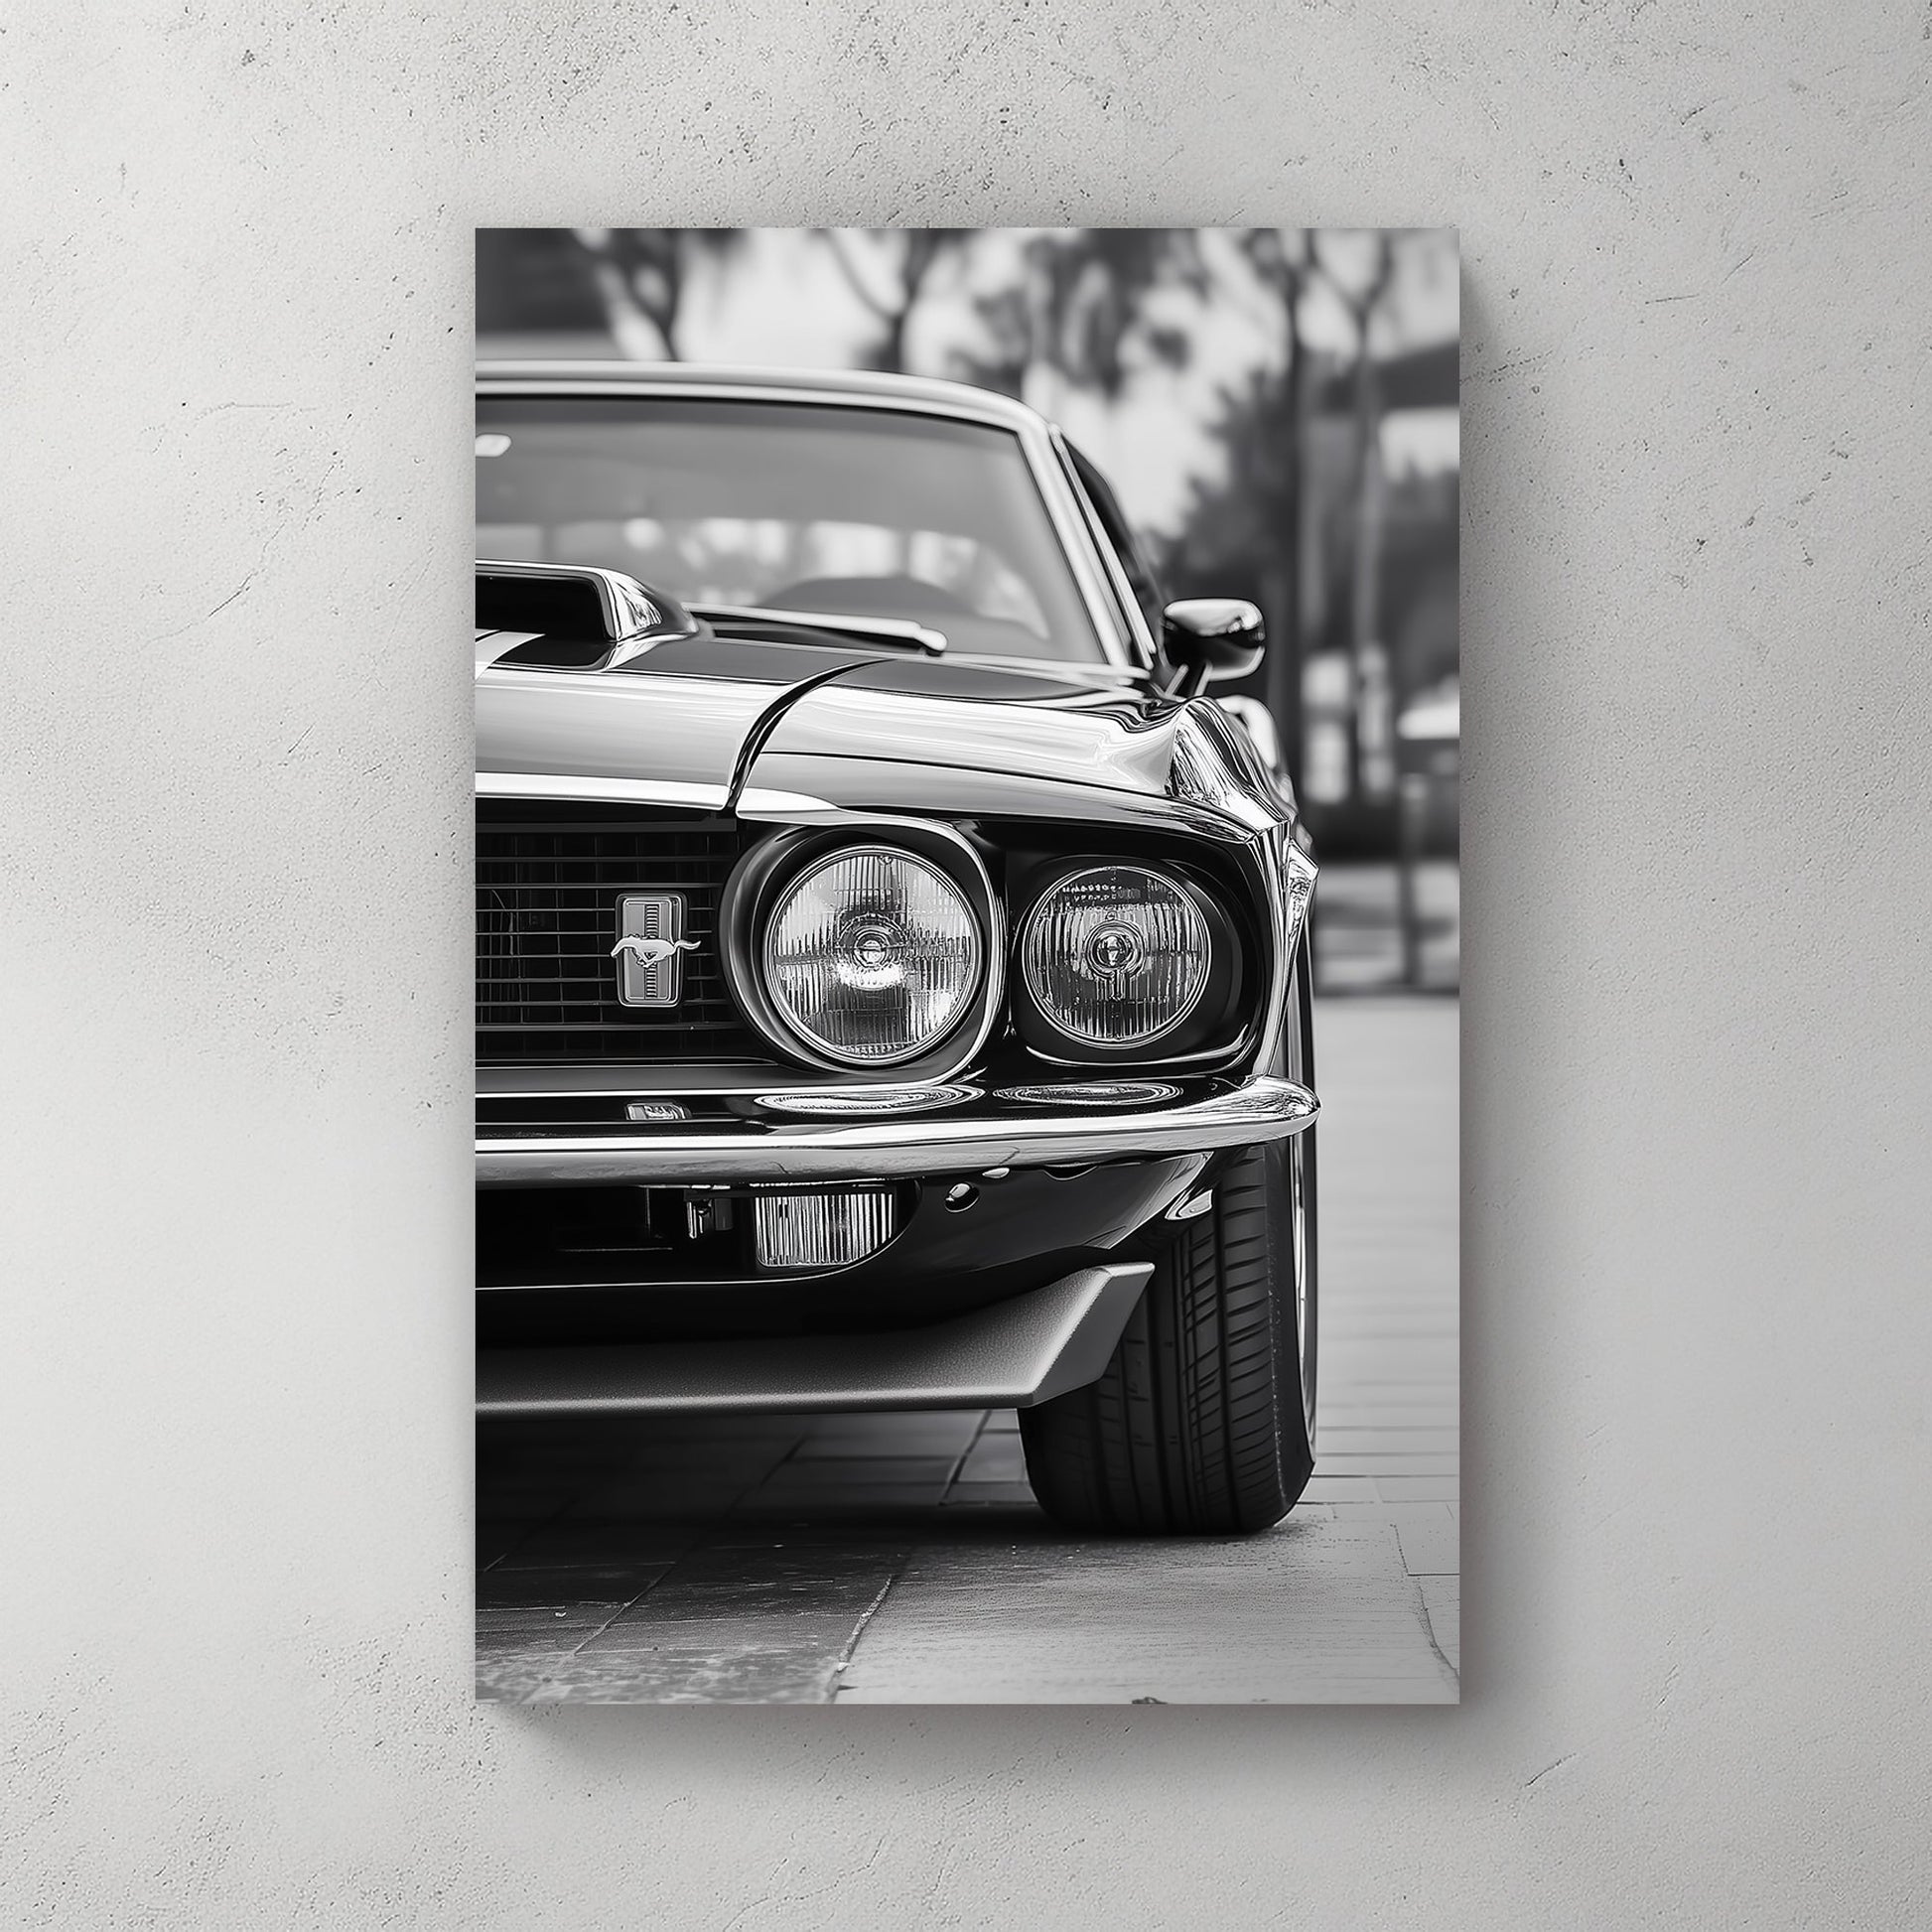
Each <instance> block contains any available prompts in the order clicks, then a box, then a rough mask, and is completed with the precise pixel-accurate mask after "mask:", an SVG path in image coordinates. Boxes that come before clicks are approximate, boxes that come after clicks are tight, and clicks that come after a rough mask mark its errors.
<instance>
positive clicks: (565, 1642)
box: [478, 998, 1459, 1704]
mask: <svg viewBox="0 0 1932 1932" xmlns="http://www.w3.org/2000/svg"><path fill="white" fill-rule="evenodd" d="M1316 1037H1317V1046H1318V1051H1319V1056H1320V1057H1319V1061H1318V1066H1317V1072H1318V1080H1317V1084H1318V1086H1319V1087H1320V1089H1321V1092H1322V1098H1323V1102H1324V1111H1323V1116H1322V1123H1321V1143H1320V1208H1321V1230H1320V1232H1321V1246H1322V1268H1323V1279H1322V1312H1321V1382H1322V1394H1321V1421H1320V1438H1319V1445H1318V1447H1319V1456H1318V1459H1317V1464H1316V1475H1315V1477H1314V1480H1313V1482H1312V1483H1311V1486H1310V1488H1309V1491H1308V1495H1307V1498H1306V1499H1305V1501H1304V1502H1303V1503H1302V1505H1301V1506H1300V1507H1298V1508H1297V1509H1296V1511H1295V1512H1294V1514H1293V1515H1292V1516H1291V1517H1290V1518H1289V1520H1288V1521H1287V1522H1286V1523H1285V1524H1283V1525H1281V1526H1280V1527H1279V1528H1278V1529H1276V1530H1274V1531H1272V1532H1270V1533H1268V1534H1266V1535H1263V1536H1258V1537H1251V1538H1244V1539H1228V1540H1204V1541H1186V1542H1179V1541H1176V1542H1168V1543H1148V1542H1124V1541H1119V1542H1117V1541H1101V1540H1090V1541H1089V1540H1078V1539H1073V1538H1068V1537H1064V1536H1061V1535H1060V1534H1058V1533H1057V1532H1055V1531H1054V1530H1053V1529H1052V1528H1051V1527H1050V1526H1049V1525H1048V1524H1047V1523H1046V1521H1045V1519H1044V1518H1043V1517H1042V1516H1041V1515H1040V1513H1039V1511H1038V1509H1037V1508H1036V1507H1035V1504H1034V1501H1033V1496H1032V1492H1031V1491H1030V1490H1029V1488H1028V1487H1027V1483H1026V1475H1025V1470H1024V1467H1023V1465H1022V1462H1021V1455H1020V1439H1019V1435H1018V1427H1019V1425H1018V1419H1017V1418H1016V1417H1015V1416H1014V1415H1012V1414H1011V1412H999V1411H996V1412H992V1413H990V1414H986V1413H975V1414H966V1415H917V1416H819V1417H785V1416H760V1417H753V1418H732V1419H717V1420H709V1421H701V1422H693V1421H683V1420H671V1419H649V1420H638V1421H629V1422H624V1421H604V1422H585V1423H571V1424H558V1425H552V1424H541V1425H532V1424H523V1425H506V1426H499V1427H497V1428H494V1429H492V1430H490V1431H489V1432H487V1433H486V1434H485V1435H484V1436H483V1440H482V1442H481V1444H480V1449H479V1470H478V1494H479V1514H480V1525H479V1528H480V1548H479V1563H480V1565H482V1566H483V1568H482V1571H481V1574H480V1576H479V1580H478V1692H479V1695H480V1696H482V1697H484V1698H501V1699H512V1700H539V1701H549V1700H565V1701H572V1702H643V1703H653V1702H671V1703H689V1702H710V1701H723V1702H781V1703H825V1702H830V1701H833V1700H835V1699H836V1701H837V1702H839V1703H842V1704H843V1703H867V1702H876V1703H958V1702H965V1703H1058V1702H1099V1703H1132V1702H1136V1701H1139V1702H1175V1703H1179V1702H1194V1703H1276V1702H1279V1703H1445V1702H1451V1701H1453V1699H1454V1697H1455V1695H1456V1685H1455V1675H1454V1672H1455V1665H1456V1658H1457V1627H1456V1616H1457V1607H1458V1595H1457V1553H1458V1537H1459V1527H1458V1522H1457V1504H1456V1487H1455V1470H1456V1443H1457V1434H1456V1423H1457V1401H1456V1334H1457V1322H1456V1314H1457V1310H1456V1247H1457V1242H1456V1143H1455V1134H1456V1085H1455V1082H1456V1050H1457V1048H1456V1018H1455V1007H1454V1005H1453V1003H1452V1002H1449V1001H1447V1000H1443V999H1441V998H1437V999H1425V1000H1414V1001H1410V1000H1400V1001H1398V1000H1378V1001H1373V1002H1367V1001H1342V1002H1330V1003H1324V1005H1323V1007H1322V1009H1321V1010H1320V1012H1319V1014H1318V1016H1317V1021H1316Z"/></svg>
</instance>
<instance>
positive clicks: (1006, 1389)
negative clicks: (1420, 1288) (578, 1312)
mask: <svg viewBox="0 0 1932 1932" xmlns="http://www.w3.org/2000/svg"><path fill="white" fill-rule="evenodd" d="M1153 1272H1154V1266H1153V1264H1152V1263H1151V1262H1145V1261H1143V1262H1133V1263H1122V1262H1114V1263H1106V1264H1103V1265H1102V1266H1100V1267H1097V1268H1082V1269H1080V1270H1079V1271H1077V1272H1076V1273H1074V1274H1071V1275H1068V1276H1065V1277H1064V1278H1063V1279H1061V1280H1060V1281H1057V1282H1049V1283H1048V1284H1047V1285H1046V1286H1045V1287H1044V1288H1037V1289H1035V1290H1034V1291H1033V1292H1032V1293H1031V1294H1029V1295H1018V1296H1015V1297H1014V1298H1013V1300H1012V1301H1010V1302H1000V1303H996V1304H995V1305H994V1306H993V1307H992V1308H988V1309H978V1310H975V1311H973V1312H972V1313H971V1314H964V1315H959V1316H956V1317H955V1318H954V1319H952V1320H950V1321H941V1322H936V1323H934V1324H933V1325H932V1326H931V1327H927V1328H911V1329H906V1330H902V1331H899V1332H895V1333H886V1334H856V1335H805V1336H786V1337H784V1338H783V1339H780V1340H746V1341H720V1342H691V1341H682V1342H648V1343H634V1344H630V1345H625V1346H619V1347H604V1348H515V1349H493V1348H485V1349H483V1350H481V1351H480V1352H479V1354H478V1356H477V1412H478V1414H479V1415H483V1416H498V1417H501V1416H562V1415H649V1414H652V1413H661V1412H665V1411H669V1412H672V1413H680V1414H687V1415H693V1414H696V1415H734V1414H743V1413H748V1412H756V1411H758V1410H760V1409H989V1408H999V1409H1027V1408H1032V1407H1033V1406H1034V1405H1035V1403H1040V1402H1050V1401H1051V1400H1052V1399H1053V1397H1055V1396H1057V1395H1065V1394H1066V1393H1067V1391H1068V1390H1070V1389H1078V1388H1083V1387H1084V1386H1085V1385H1086V1384H1087V1383H1089V1382H1091V1381H1093V1380H1094V1379H1095V1378H1096V1377H1097V1376H1098V1375H1099V1374H1100V1373H1101V1371H1102V1370H1103V1369H1104V1368H1105V1367H1106V1366H1107V1359H1108V1357H1109V1356H1110V1355H1111V1354H1112V1353H1113V1351H1114V1346H1115V1344H1116V1343H1117V1342H1118V1341H1119V1340H1120V1336H1121V1330H1122V1329H1124V1328H1125V1327H1126V1326H1127V1318H1128V1316H1129V1315H1130V1314H1132V1313H1133V1311H1134V1305H1135V1303H1136V1302H1138V1301H1139V1300H1140V1298H1141V1291H1142V1290H1143V1289H1144V1288H1145V1287H1146V1286H1147V1281H1148V1277H1149V1276H1150V1275H1152V1274H1153Z"/></svg>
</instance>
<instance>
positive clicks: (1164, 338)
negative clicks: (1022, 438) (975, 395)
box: [956, 228, 1208, 414]
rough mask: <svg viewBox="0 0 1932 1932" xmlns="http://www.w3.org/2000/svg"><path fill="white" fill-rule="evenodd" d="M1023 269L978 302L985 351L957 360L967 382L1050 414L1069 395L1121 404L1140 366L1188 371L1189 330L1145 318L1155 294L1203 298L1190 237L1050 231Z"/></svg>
mask: <svg viewBox="0 0 1932 1932" xmlns="http://www.w3.org/2000/svg"><path fill="white" fill-rule="evenodd" d="M1021 266H1022V269H1023V275H1022V278H1021V280H1020V281H1019V282H1017V283H1015V284H1013V285H1010V286H1008V287H1005V288H999V289H995V290H992V291H991V292H990V293H987V294H984V295H980V296H976V297H975V298H974V308H975V309H976V311H977V312H978V315H979V319H980V323H981V326H982V328H983V329H984V331H985V334H986V338H987V343H986V346H985V348H984V349H970V350H963V351H959V352H958V353H957V355H956V361H957V364H958V367H957V371H956V372H957V373H958V374H959V375H961V376H962V377H963V378H964V379H965V380H966V381H968V382H977V383H979V384H980V385H981V386H982V387H983V388H988V389H999V390H1003V391H1004V392H1005V393H1006V394H1008V395H1010V396H1019V397H1021V398H1023V399H1024V400H1025V401H1027V402H1030V403H1033V404H1034V405H1035V408H1040V409H1044V410H1045V411H1046V412H1047V413H1048V414H1051V413H1052V412H1053V410H1054V409H1055V408H1057V407H1058V404H1059V392H1060V391H1061V390H1062V389H1063V388H1074V389H1084V390H1087V391H1089V392H1091V393H1094V394H1097V395H1100V396H1102V397H1104V398H1105V399H1106V400H1107V401H1109V402H1114V401H1118V400H1119V398H1120V396H1121V393H1122V391H1123V390H1124V389H1125V388H1126V386H1127V381H1128V378H1129V377H1130V376H1131V375H1132V373H1133V371H1134V368H1135V367H1136V366H1137V365H1147V364H1153V365H1157V366H1162V367H1167V368H1182V367H1184V366H1185V365H1186V362H1187V358H1188V351H1189V343H1188V338H1187V335H1186V332H1185V330H1183V329H1182V328H1180V327H1179V326H1178V325H1177V324H1175V323H1172V322H1161V321H1157V320H1155V319H1154V318H1153V317H1152V316H1151V315H1150V314H1149V312H1148V311H1149V302H1150V299H1151V298H1152V297H1153V295H1154V294H1155V292H1156V291H1157V290H1161V289H1167V288H1177V289H1184V290H1186V291H1188V292H1190V293H1192V294H1193V295H1195V296H1197V297H1204V296H1205V295H1206V293H1207V289H1208V276H1207V270H1206V266H1205V264H1204V262H1203V261H1202V259H1201V253H1200V238H1199V236H1198V235H1197V234H1196V233H1195V231H1194V230H1193V229H1191V228H1057V229H1049V230H1046V231H1044V232H1042V233H1039V234H1036V235H1034V236H1032V237H1031V238H1030V239H1029V240H1028V242H1027V244H1026V247H1025V248H1024V250H1023V251H1022V255H1021Z"/></svg>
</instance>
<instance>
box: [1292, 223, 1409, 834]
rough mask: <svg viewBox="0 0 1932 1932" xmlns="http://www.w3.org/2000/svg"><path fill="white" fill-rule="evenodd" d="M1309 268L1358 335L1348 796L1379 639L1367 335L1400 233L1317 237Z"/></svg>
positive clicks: (1375, 406) (1354, 781)
mask: <svg viewBox="0 0 1932 1932" xmlns="http://www.w3.org/2000/svg"><path fill="white" fill-rule="evenodd" d="M1364 238H1365V239H1366V241H1367V244H1368V246H1367V261H1366V265H1365V266H1364V267H1362V268H1358V269H1355V270H1353V271H1351V270H1349V269H1346V268H1345V267H1344V266H1343V265H1342V261H1341V254H1342V249H1341V248H1340V247H1339V246H1338V245H1337V243H1338V240H1340V241H1346V242H1353V241H1356V240H1359V239H1364ZM1309 261H1310V266H1311V268H1312V269H1313V271H1314V272H1315V273H1316V274H1317V275H1319V276H1320V277H1321V279H1322V280H1323V281H1324V282H1326V283H1327V285H1328V287H1329V288H1330V289H1332V290H1333V291H1334V294H1335V297H1336V299H1337V300H1338V301H1339V302H1340V304H1341V307H1342V311H1343V313H1344V314H1345V315H1346V316H1347V318H1348V321H1349V324H1350V327H1351V329H1352V332H1353V335H1354V369H1353V381H1352V393H1353V397H1354V411H1353V415H1354V428H1355V478H1356V498H1355V560H1354V561H1355V568H1354V576H1353V580H1352V582H1351V584H1350V588H1349V599H1348V605H1349V626H1348V652H1349V660H1350V676H1349V680H1348V683H1349V692H1348V708H1349V729H1348V794H1349V796H1350V797H1351V798H1352V797H1355V796H1356V795H1358V794H1359V792H1360V791H1361V786H1362V751H1363V730H1362V727H1363V707H1362V693H1363V690H1364V688H1365V681H1366V678H1367V675H1368V671H1369V647H1370V646H1371V645H1372V644H1374V643H1376V642H1378V641H1379V640H1378V638H1377V635H1376V629H1377V610H1376V593H1377V590H1378V588H1379V573H1380V569H1381V558H1382V507H1383V505H1382V494H1383V478H1382V401H1381V394H1380V389H1379V385H1378V377H1377V368H1376V361H1375V356H1374V353H1373V350H1372V347H1371V345H1370V341H1369V335H1370V330H1371V328H1372V326H1373V324H1374V321H1375V316H1376V311H1377V310H1378V309H1379V308H1380V307H1381V304H1382V298H1383V297H1384V296H1385V295H1386V294H1387V293H1388V291H1389V287H1390V284H1391V283H1392V282H1393V281H1394V279H1395V239H1394V235H1393V233H1392V231H1391V230H1389V229H1387V228H1375V229H1371V230H1368V231H1367V233H1366V236H1365V237H1357V236H1353V235H1350V236H1346V237H1337V236H1335V235H1334V234H1332V233H1327V234H1322V235H1320V236H1318V237H1317V238H1315V239H1314V240H1313V244H1312V247H1311V253H1310V257H1309Z"/></svg>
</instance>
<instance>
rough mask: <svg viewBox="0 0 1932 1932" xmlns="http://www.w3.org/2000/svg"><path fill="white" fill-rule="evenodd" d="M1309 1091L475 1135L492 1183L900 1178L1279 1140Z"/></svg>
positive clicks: (1307, 1106) (1253, 1090) (1270, 1082)
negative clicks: (893, 1116)
mask: <svg viewBox="0 0 1932 1932" xmlns="http://www.w3.org/2000/svg"><path fill="white" fill-rule="evenodd" d="M1317 1110H1318V1109H1317V1103H1316V1101H1315V1097H1314V1095H1313V1094H1311V1092H1310V1091H1309V1090H1308V1088H1306V1087H1300V1086H1297V1085H1296V1084H1295V1083H1294V1082H1293V1081H1291V1080H1281V1079H1276V1078H1273V1077H1272V1076H1269V1075H1265V1074H1264V1075H1257V1076H1256V1077H1255V1078H1254V1079H1251V1080H1246V1081H1243V1082H1241V1083H1240V1084H1238V1085H1222V1084H1218V1083H1216V1084H1214V1085H1212V1086H1210V1087H1208V1088H1206V1089H1205V1090H1202V1091H1198V1092H1197V1093H1196V1094H1194V1095H1192V1096H1188V1097H1185V1098H1182V1099H1180V1100H1179V1101H1177V1102H1176V1103H1174V1104H1173V1105H1169V1106H1152V1107H1146V1106H1143V1107H1132V1108H1114V1109H1110V1110H1105V1111H1103V1110H1101V1109H1099V1108H1095V1109H1094V1110H1093V1111H1091V1112H1078V1111H1074V1110H1071V1109H1066V1108H1058V1109H1053V1110H1048V1109H1045V1108H1014V1107H1008V1108H1005V1109H1002V1110H1000V1111H997V1112H993V1113H984V1112H976V1113H970V1114H969V1113H964V1112H962V1113H961V1114H959V1115H957V1116H947V1115H937V1114H923V1115H919V1116H917V1117H914V1118H908V1119H900V1120H871V1121H853V1120H837V1121H803V1122H801V1121H793V1120H786V1119H783V1118H782V1117H781V1116H778V1115H776V1114H766V1113H762V1112H761V1113H760V1114H759V1116H758V1117H756V1118H741V1119H732V1120H712V1121H706V1122H696V1121H693V1122H691V1123H689V1124H679V1125H676V1126H666V1127H662V1128H656V1129H652V1130H649V1131H645V1132H641V1133H640V1132H638V1131H636V1130H635V1129H629V1130H624V1131H613V1132H608V1133H571V1134H532V1133H504V1134H492V1135H490V1136H488V1137H487V1138H479V1140H478V1142H477V1179H478V1181H479V1182H480V1183H482V1184H483V1185H486V1186H495V1187H515V1186H556V1185H559V1184H580V1185H582V1184H595V1183H599V1182H604V1183H612V1184H625V1183H628V1184H632V1185H666V1184H669V1185H675V1184H677V1183H680V1182H696V1181H739V1180H750V1181H759V1180H857V1179H894V1178H897V1177H902V1176H903V1177H912V1176H917V1175H922V1174H939V1173H960V1172H966V1171H978V1170H983V1169H987V1168H1057V1167H1090V1166H1092V1165H1093V1164H1094V1163H1095V1162H1099V1161H1129V1160H1138V1159H1143V1158H1149V1157H1158V1156H1162V1155H1173V1154H1200V1153H1206V1152H1208V1151H1211V1150H1215V1149H1220V1148H1229V1147H1252V1146H1255V1145H1257V1144H1258V1143H1261V1142H1264V1141H1278V1140H1284V1139H1286V1138H1287V1137H1288V1136H1289V1135H1291V1134H1299V1133H1300V1132H1301V1131H1302V1130H1303V1129H1304V1128H1305V1127H1307V1126H1309V1125H1310V1124H1311V1122H1312V1121H1313V1119H1314V1117H1315V1114H1316V1112H1317Z"/></svg>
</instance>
